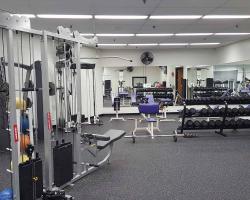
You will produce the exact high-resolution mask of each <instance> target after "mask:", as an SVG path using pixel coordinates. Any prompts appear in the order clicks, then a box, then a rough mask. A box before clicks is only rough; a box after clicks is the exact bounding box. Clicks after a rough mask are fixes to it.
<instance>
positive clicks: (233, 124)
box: [229, 119, 236, 129]
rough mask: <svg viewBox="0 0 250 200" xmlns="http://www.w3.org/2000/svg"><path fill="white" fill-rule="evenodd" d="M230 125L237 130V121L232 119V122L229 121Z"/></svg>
mask: <svg viewBox="0 0 250 200" xmlns="http://www.w3.org/2000/svg"><path fill="white" fill-rule="evenodd" d="M229 123H230V126H229V127H230V128H231V129H235V128H236V121H235V120H234V119H231V120H230V121H229Z"/></svg>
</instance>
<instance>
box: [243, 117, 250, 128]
mask: <svg viewBox="0 0 250 200" xmlns="http://www.w3.org/2000/svg"><path fill="white" fill-rule="evenodd" d="M244 126H245V128H250V120H249V119H246V120H245V122H244Z"/></svg>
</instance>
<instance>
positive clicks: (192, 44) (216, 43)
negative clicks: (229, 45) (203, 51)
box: [190, 42, 220, 46]
mask: <svg viewBox="0 0 250 200" xmlns="http://www.w3.org/2000/svg"><path fill="white" fill-rule="evenodd" d="M219 44H220V43H219V42H207V43H190V45H191V46H203V45H219Z"/></svg>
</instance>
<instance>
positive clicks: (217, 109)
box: [214, 107, 220, 116]
mask: <svg viewBox="0 0 250 200" xmlns="http://www.w3.org/2000/svg"><path fill="white" fill-rule="evenodd" d="M214 116H220V109H219V108H218V107H217V108H215V109H214Z"/></svg>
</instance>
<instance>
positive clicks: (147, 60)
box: [141, 51, 154, 65]
mask: <svg viewBox="0 0 250 200" xmlns="http://www.w3.org/2000/svg"><path fill="white" fill-rule="evenodd" d="M153 60H154V55H153V54H152V53H151V52H149V51H146V52H144V53H143V54H142V55H141V62H142V63H143V64H144V65H149V64H151V63H152V62H153Z"/></svg>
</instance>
